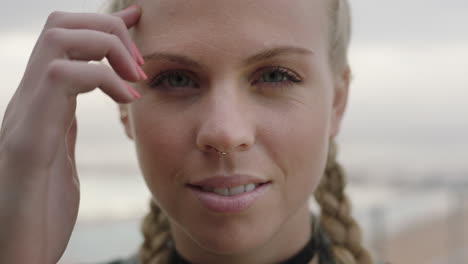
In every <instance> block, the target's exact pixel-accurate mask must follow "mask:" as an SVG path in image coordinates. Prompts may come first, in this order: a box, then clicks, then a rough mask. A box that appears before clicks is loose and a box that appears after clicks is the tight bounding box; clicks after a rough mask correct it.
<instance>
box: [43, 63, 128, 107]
mask: <svg viewBox="0 0 468 264" xmlns="http://www.w3.org/2000/svg"><path fill="white" fill-rule="evenodd" d="M43 87H47V88H46V89H43V91H41V92H42V94H41V97H43V98H49V100H51V99H50V98H54V97H55V96H56V95H57V94H61V95H66V96H67V97H76V96H77V95H78V94H82V93H87V92H90V91H92V90H94V89H96V88H97V87H99V88H100V89H101V90H102V91H103V92H104V93H105V94H107V95H109V96H110V97H111V98H112V99H113V100H114V101H116V102H118V103H129V102H131V101H133V100H135V99H136V98H135V96H134V95H133V94H132V92H131V91H130V90H129V88H128V87H129V85H128V84H127V83H126V82H125V81H124V80H122V79H121V78H120V77H119V76H118V75H117V74H116V73H115V72H114V71H113V70H112V68H110V67H108V66H106V65H103V64H92V63H87V62H84V61H70V60H55V61H53V62H51V63H50V65H49V66H48V69H47V78H46V80H45V83H44V85H43ZM50 87H54V88H55V89H50Z"/></svg>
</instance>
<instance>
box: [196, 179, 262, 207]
mask: <svg viewBox="0 0 468 264" xmlns="http://www.w3.org/2000/svg"><path fill="white" fill-rule="evenodd" d="M270 184H271V183H266V184H263V185H260V186H258V187H257V188H255V190H253V191H250V192H244V193H241V194H238V195H234V196H222V195H218V194H216V193H211V192H204V191H202V190H200V189H197V188H194V187H189V189H190V190H191V191H193V192H194V193H195V195H196V196H197V198H198V200H199V201H200V202H201V203H202V204H203V205H204V206H205V207H206V208H208V209H209V210H211V211H214V212H217V213H239V212H242V211H244V210H246V209H247V208H249V207H250V206H251V205H252V204H253V203H254V202H255V201H256V200H257V199H258V198H259V197H260V196H261V195H262V194H264V193H265V191H266V190H267V189H268V188H269V187H270Z"/></svg>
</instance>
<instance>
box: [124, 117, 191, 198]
mask: <svg viewBox="0 0 468 264" xmlns="http://www.w3.org/2000/svg"><path fill="white" fill-rule="evenodd" d="M151 112H152V113H157V109H153V110H152V111H151ZM138 113H146V114H135V115H134V119H133V127H134V141H135V145H136V151H137V155H138V160H139V164H140V168H141V171H142V173H143V175H144V177H145V180H146V181H147V184H148V186H149V188H150V189H151V192H152V193H153V195H155V194H156V193H158V192H160V190H157V191H156V190H155V189H156V188H157V186H170V185H172V184H174V183H175V184H177V179H178V178H177V174H178V171H177V169H178V168H180V166H179V165H180V164H181V163H183V160H182V159H183V158H184V157H186V156H187V155H183V153H188V151H189V150H188V149H187V148H188V146H192V145H193V142H190V135H189V134H188V133H189V131H187V129H186V128H187V127H188V125H187V120H184V121H182V120H178V119H177V118H176V117H175V116H172V117H171V118H169V115H168V116H167V117H166V116H165V115H156V114H147V113H148V112H147V111H145V112H142V111H139V112H138ZM181 124H185V125H184V127H181ZM184 128H185V129H184ZM160 189H162V191H164V190H165V189H167V188H160Z"/></svg>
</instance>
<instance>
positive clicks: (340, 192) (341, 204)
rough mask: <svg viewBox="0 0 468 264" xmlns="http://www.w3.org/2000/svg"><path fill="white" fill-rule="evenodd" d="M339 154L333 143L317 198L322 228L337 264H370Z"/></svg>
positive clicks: (316, 194) (317, 191)
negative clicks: (337, 154)
mask: <svg viewBox="0 0 468 264" xmlns="http://www.w3.org/2000/svg"><path fill="white" fill-rule="evenodd" d="M336 153H337V147H336V143H335V142H334V141H332V142H331V143H330V150H329V153H328V160H327V166H326V169H325V175H324V176H323V178H322V181H321V182H320V184H319V186H318V188H317V190H316V191H315V194H314V195H315V199H316V200H317V202H318V204H319V205H320V207H321V215H320V225H321V226H322V227H323V229H324V231H325V233H327V234H328V236H329V239H330V240H331V245H332V252H333V255H334V256H335V259H336V261H337V262H338V263H337V264H371V263H372V260H371V257H370V255H369V253H368V252H367V250H366V249H365V248H363V246H362V244H361V243H362V242H361V241H362V235H361V229H360V227H359V225H358V223H357V222H356V221H355V220H354V219H353V217H352V215H351V202H350V200H349V198H348V197H347V195H346V194H345V192H344V188H345V185H346V182H345V175H344V172H343V169H342V168H341V166H340V165H339V164H338V163H337V161H336Z"/></svg>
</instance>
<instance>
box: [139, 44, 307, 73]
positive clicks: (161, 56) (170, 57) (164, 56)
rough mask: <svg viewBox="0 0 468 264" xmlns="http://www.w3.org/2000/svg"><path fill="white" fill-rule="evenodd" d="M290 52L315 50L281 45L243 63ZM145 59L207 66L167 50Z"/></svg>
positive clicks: (154, 53)
mask: <svg viewBox="0 0 468 264" xmlns="http://www.w3.org/2000/svg"><path fill="white" fill-rule="evenodd" d="M289 54H299V55H310V54H314V52H313V51H311V50H309V49H306V48H302V47H295V46H280V47H275V48H272V49H268V50H264V51H261V52H259V53H257V54H254V55H252V56H250V57H248V58H247V59H245V60H244V61H243V62H242V65H250V64H254V63H257V62H260V61H264V60H267V59H270V58H273V57H276V56H280V55H289ZM143 59H144V60H145V61H158V60H166V61H171V62H175V63H177V64H180V65H185V66H188V67H193V68H205V66H203V65H202V64H200V63H198V62H197V61H196V60H194V59H192V58H190V57H188V56H185V55H180V54H175V53H167V52H153V53H151V54H148V55H144V56H143Z"/></svg>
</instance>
